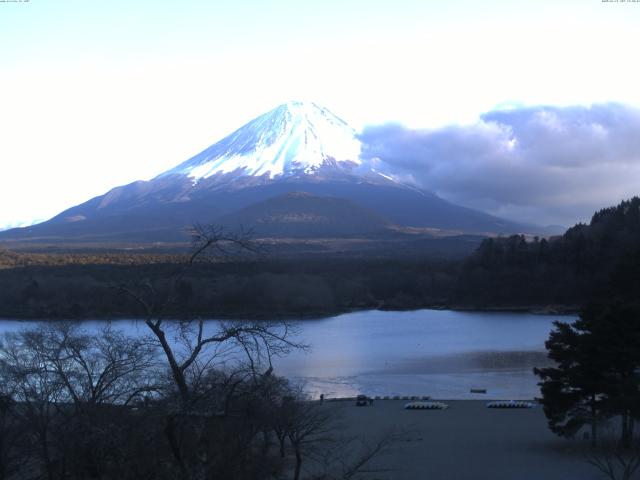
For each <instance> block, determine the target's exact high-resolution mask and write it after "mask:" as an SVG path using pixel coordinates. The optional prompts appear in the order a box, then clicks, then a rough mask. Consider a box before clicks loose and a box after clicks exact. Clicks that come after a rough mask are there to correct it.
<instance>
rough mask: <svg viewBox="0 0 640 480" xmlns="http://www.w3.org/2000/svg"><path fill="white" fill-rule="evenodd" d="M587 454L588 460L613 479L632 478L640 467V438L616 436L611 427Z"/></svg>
mask: <svg viewBox="0 0 640 480" xmlns="http://www.w3.org/2000/svg"><path fill="white" fill-rule="evenodd" d="M603 433H604V434H603V435H601V439H600V442H599V443H598V445H597V446H595V447H592V448H591V450H590V451H589V452H587V454H586V460H587V462H588V463H589V464H590V465H592V466H593V467H595V468H596V469H598V470H599V471H600V472H601V473H602V474H604V475H605V476H606V477H607V478H609V479H611V480H631V479H632V478H634V475H635V473H636V472H637V471H638V469H639V468H640V440H639V439H637V438H633V437H632V438H630V439H626V440H625V441H622V440H619V439H616V438H615V432H613V431H612V428H611V427H609V428H608V430H605V432H603Z"/></svg>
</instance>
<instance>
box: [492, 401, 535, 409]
mask: <svg viewBox="0 0 640 480" xmlns="http://www.w3.org/2000/svg"><path fill="white" fill-rule="evenodd" d="M535 406H536V405H535V403H533V402H527V401H521V400H498V401H495V402H489V403H487V408H533V407H535Z"/></svg>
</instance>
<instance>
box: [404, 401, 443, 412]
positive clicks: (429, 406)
mask: <svg viewBox="0 0 640 480" xmlns="http://www.w3.org/2000/svg"><path fill="white" fill-rule="evenodd" d="M404 408H405V409H406V410H446V409H447V408H449V405H447V404H446V403H442V402H409V403H407V404H405V406H404Z"/></svg>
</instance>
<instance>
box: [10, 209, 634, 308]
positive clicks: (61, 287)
mask: <svg viewBox="0 0 640 480" xmlns="http://www.w3.org/2000/svg"><path fill="white" fill-rule="evenodd" d="M188 258H189V255H188V252H173V253H166V252H160V253H157V252H154V253H144V252H143V253H132V252H122V251H119V252H104V251H98V252H90V253H78V252H71V253H64V252H57V253H42V252H40V253H33V252H24V251H20V252H16V251H8V250H3V251H0V316H2V317H5V318H51V319H56V318H58V319H78V318H121V317H140V316H141V315H143V312H142V311H141V310H140V308H139V305H137V304H136V302H134V301H133V300H132V299H131V298H127V297H126V296H125V295H122V287H123V286H127V285H131V284H136V283H139V282H141V281H145V282H148V283H149V284H152V285H153V286H154V289H156V290H157V291H158V292H162V291H166V289H167V288H169V285H170V284H171V282H172V279H173V278H174V277H175V275H176V274H177V272H179V271H180V270H181V268H182V266H183V265H184V264H185V262H187V261H188ZM639 263H640V199H639V198H637V197H636V198H633V199H631V200H628V201H624V202H622V203H621V204H619V205H617V206H615V207H611V208H606V209H603V210H600V211H599V212H596V213H595V214H594V215H593V218H592V220H591V222H590V223H589V224H578V225H576V226H574V227H572V228H570V229H569V230H568V231H567V232H566V233H565V234H564V235H562V236H558V237H553V238H549V239H544V238H542V239H540V238H534V239H529V238H526V237H524V236H522V235H514V236H510V237H497V238H487V239H485V240H484V241H482V243H480V245H479V246H478V248H477V249H476V250H475V251H474V252H473V253H472V254H471V255H469V256H467V257H462V258H459V257H451V256H442V255H432V254H428V253H424V254H423V255H420V254H419V253H414V254H413V255H397V256H394V255H390V254H386V255H379V254H369V255H366V254H363V255H355V254H351V255H328V254H327V255H310V256H307V257H305V256H300V255H291V256H287V255H283V254H279V255H274V256H269V255H264V254H259V253H258V254H253V253H252V252H249V253H247V252H243V254H238V255H236V254H232V255H226V254H222V253H221V252H218V254H215V252H214V254H212V255H207V256H201V257H199V258H198V261H197V262H196V263H194V264H193V265H192V266H191V268H190V269H189V271H188V273H187V274H185V275H183V276H181V278H180V282H179V284H178V285H176V292H177V293H176V295H175V298H174V301H173V302H172V304H171V305H170V306H169V307H168V312H167V314H168V315H170V316H172V317H174V318H194V317H203V318H206V317H209V318H215V317H219V318H229V317H235V318H259V317H265V316H268V317H273V318H277V317H288V318H305V317H315V316H323V315H328V314H334V313H340V312H346V311H351V310H357V309H369V308H377V309H397V310H402V309H415V308H427V307H429V308H461V309H514V310H563V311H567V310H568V311H575V310H577V309H578V307H579V306H580V305H582V304H584V303H585V302H587V301H588V300H591V299H593V298H595V297H600V296H606V295H607V294H608V291H609V288H610V287H609V282H608V279H609V278H610V276H611V274H612V273H613V272H615V271H622V270H624V267H625V266H626V268H627V271H628V272H631V273H630V275H632V276H633V272H637V271H638V269H637V268H636V267H637V266H638V265H639ZM633 278H635V277H633Z"/></svg>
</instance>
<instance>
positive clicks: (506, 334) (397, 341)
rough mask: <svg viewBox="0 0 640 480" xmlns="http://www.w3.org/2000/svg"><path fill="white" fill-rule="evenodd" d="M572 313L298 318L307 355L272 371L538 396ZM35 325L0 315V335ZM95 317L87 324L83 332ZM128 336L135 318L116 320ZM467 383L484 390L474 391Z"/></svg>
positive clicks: (417, 391) (368, 384)
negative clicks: (556, 328) (556, 331)
mask: <svg viewBox="0 0 640 480" xmlns="http://www.w3.org/2000/svg"><path fill="white" fill-rule="evenodd" d="M574 318H575V317H574V316H566V315H535V314H528V313H512V312H509V313H502V312H500V313H496V312H458V311H451V310H415V311H403V312H393V311H384V312H383V311H377V310H370V311H362V312H355V313H347V314H343V315H338V316H335V317H330V318H324V319H318V320H305V321H301V322H296V324H297V326H298V327H299V328H300V330H301V334H300V337H299V338H298V340H299V341H302V342H304V343H306V344H308V345H310V346H311V350H310V352H308V353H303V352H294V353H292V354H291V355H289V356H287V357H284V358H278V359H276V360H275V361H274V366H275V372H276V373H277V374H280V375H283V376H286V377H288V378H290V379H292V380H293V381H295V382H298V383H302V384H303V386H304V388H305V390H306V391H307V392H309V394H311V395H313V396H314V397H318V396H319V395H320V394H321V393H324V395H325V397H326V398H330V397H336V396H353V395H355V394H358V393H365V394H367V395H372V396H377V395H379V396H395V395H400V396H405V395H411V396H413V395H430V396H432V397H434V398H442V399H484V398H486V399H530V398H533V397H535V396H539V389H538V387H537V385H536V383H537V377H536V376H535V375H534V374H533V372H532V369H533V367H534V366H545V365H548V364H549V361H548V360H547V358H546V354H545V351H544V342H545V340H546V339H547V337H548V335H549V332H550V330H551V329H552V327H553V325H552V323H553V321H554V320H562V321H572V320H573V319H574ZM36 323H37V322H20V321H15V320H0V333H4V332H7V331H15V330H18V329H20V328H24V327H28V326H30V325H34V324H36ZM101 324H102V323H101V322H98V321H86V322H84V323H83V325H84V326H85V327H86V328H88V329H94V328H98V326H99V325H101ZM113 324H114V325H115V326H117V327H118V328H122V329H125V330H127V332H129V333H131V334H141V333H146V329H145V328H146V327H144V325H142V324H141V323H140V322H135V321H127V320H120V321H117V322H113ZM472 388H474V389H475V388H479V389H486V390H487V393H486V394H472V393H470V390H471V389H472Z"/></svg>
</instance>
